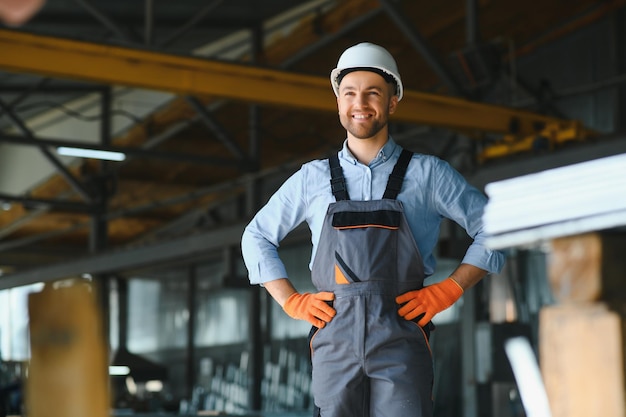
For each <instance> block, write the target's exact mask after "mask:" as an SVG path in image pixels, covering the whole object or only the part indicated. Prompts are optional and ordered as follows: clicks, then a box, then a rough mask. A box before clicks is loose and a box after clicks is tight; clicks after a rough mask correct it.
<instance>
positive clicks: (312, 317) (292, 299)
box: [283, 292, 337, 329]
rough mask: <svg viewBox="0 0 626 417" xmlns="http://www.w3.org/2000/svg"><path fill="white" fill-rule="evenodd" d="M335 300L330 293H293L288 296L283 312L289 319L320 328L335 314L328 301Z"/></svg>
mask: <svg viewBox="0 0 626 417" xmlns="http://www.w3.org/2000/svg"><path fill="white" fill-rule="evenodd" d="M334 299H335V294H333V293H332V292H318V293H313V294H311V293H308V292H307V293H304V294H300V293H298V292H295V293H293V294H291V296H289V298H288V299H287V301H285V304H284V305H283V310H285V313H287V314H288V315H289V316H290V317H292V318H294V319H299V320H306V321H308V322H309V323H311V324H312V325H313V326H315V327H318V328H320V329H321V328H322V327H324V326H326V323H328V322H330V321H331V320H332V319H333V317H335V314H337V312H336V311H335V309H334V308H332V307H331V306H330V305H329V304H328V301H332V300H334Z"/></svg>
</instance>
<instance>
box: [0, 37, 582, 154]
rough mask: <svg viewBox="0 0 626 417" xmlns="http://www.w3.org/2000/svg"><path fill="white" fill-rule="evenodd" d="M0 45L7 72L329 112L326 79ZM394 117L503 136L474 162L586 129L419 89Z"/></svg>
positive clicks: (106, 48) (115, 50)
mask: <svg viewBox="0 0 626 417" xmlns="http://www.w3.org/2000/svg"><path fill="white" fill-rule="evenodd" d="M0 50H2V54H0V69H3V70H6V71H11V72H18V73H30V74H38V75H41V76H48V77H55V78H65V79H72V80H79V81H87V82H97V83H103V84H111V85H124V86H129V87H136V88H145V89H151V90H160V91H168V92H171V93H175V94H184V95H200V96H214V97H221V98H225V99H231V100H238V101H246V102H253V103H257V104H265V105H274V106H284V107H290V108H302V109H308V110H316V111H325V112H326V111H331V112H335V111H336V105H335V100H334V98H333V96H332V92H331V90H330V88H329V85H328V83H329V81H328V79H327V78H326V77H319V76H311V75H305V74H298V73H293V72H286V71H281V70H276V69H269V68H261V67H258V66H252V65H246V64H240V63H229V62H220V61H211V60H207V59H201V58H196V57H189V56H179V55H171V54H164V53H159V52H154V51H150V50H140V49H133V48H127V47H121V46H113V45H103V44H96V43H89V42H84V41H77V40H70V39H61V38H54V37H48V36H40V35H34V34H29V33H22V32H19V31H12V30H2V29H0ZM277 91H280V94H277V93H276V92H277ZM393 117H394V120H398V121H401V122H407V123H414V124H419V125H428V126H438V127H445V128H449V129H452V130H459V131H461V132H464V133H467V134H469V135H470V136H475V134H476V133H493V134H498V135H502V136H501V138H502V139H501V140H499V141H498V142H496V143H494V144H491V145H489V146H487V147H485V148H484V150H483V151H482V152H481V154H480V155H478V159H479V160H480V161H486V160H489V159H495V158H500V157H503V156H507V155H511V154H514V153H519V152H523V151H530V150H533V149H535V148H536V147H537V146H538V145H539V144H540V145H541V146H542V148H546V147H548V148H552V147H554V146H557V145H559V144H562V143H564V142H568V141H576V140H584V139H586V138H587V137H589V136H590V135H592V134H593V133H592V132H591V131H590V130H588V129H586V128H584V127H583V126H582V125H581V124H580V123H579V122H577V121H570V120H562V119H558V118H555V117H550V116H545V115H540V114H536V113H533V112H529V111H524V110H519V109H512V108H507V107H503V106H498V105H493V104H486V103H479V102H475V101H471V100H466V99H462V98H456V97H449V96H444V95H438V94H429V93H424V92H418V91H406V92H405V95H404V98H403V101H402V105H401V106H399V107H398V110H397V111H396V113H395V114H394V116H393Z"/></svg>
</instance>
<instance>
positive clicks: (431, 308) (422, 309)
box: [396, 277, 463, 327]
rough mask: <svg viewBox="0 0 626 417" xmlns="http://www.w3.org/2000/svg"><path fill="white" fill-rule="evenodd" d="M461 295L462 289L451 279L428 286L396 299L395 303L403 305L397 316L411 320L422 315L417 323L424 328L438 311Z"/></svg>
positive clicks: (448, 305)
mask: <svg viewBox="0 0 626 417" xmlns="http://www.w3.org/2000/svg"><path fill="white" fill-rule="evenodd" d="M462 295H463V288H462V287H461V286H460V285H459V283H458V282H456V281H455V280H454V279H453V278H452V277H450V278H448V279H446V280H444V281H441V282H438V283H437V284H433V285H428V286H426V287H424V288H422V289H421V290H415V291H409V292H406V293H404V294H402V295H399V296H397V297H396V303H398V304H404V305H403V306H402V307H400V309H399V310H398V314H399V315H400V316H402V317H404V318H405V319H406V320H413V319H414V318H416V317H418V316H419V315H420V314H423V316H422V318H421V319H420V321H418V322H417V324H419V325H420V326H422V327H424V326H426V325H427V324H428V322H429V321H430V320H431V319H432V318H433V317H434V316H435V314H437V313H439V312H440V311H443V310H445V309H446V308H448V307H450V306H451V305H452V304H454V303H455V301H456V300H458V299H459V298H460V297H461V296H462Z"/></svg>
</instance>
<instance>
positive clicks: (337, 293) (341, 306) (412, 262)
mask: <svg viewBox="0 0 626 417" xmlns="http://www.w3.org/2000/svg"><path fill="white" fill-rule="evenodd" d="M331 85H332V88H333V90H334V92H335V95H336V96H337V108H338V111H339V119H340V121H341V124H342V126H343V127H344V128H345V129H346V135H347V137H346V139H345V141H344V144H343V148H342V149H341V150H340V151H339V152H338V153H337V154H336V155H333V156H331V157H330V158H329V159H325V160H318V161H312V162H309V163H307V164H304V165H303V166H302V167H301V169H300V170H299V171H298V172H296V173H295V174H294V175H293V176H291V177H290V178H289V179H288V180H287V181H286V182H285V183H284V184H283V185H282V186H281V187H280V189H279V190H278V191H277V192H276V193H275V194H274V195H273V196H272V197H271V198H270V200H269V201H268V203H267V205H265V207H263V208H262V209H261V210H260V211H259V212H258V213H257V214H256V216H255V217H254V219H253V220H252V221H251V222H250V224H249V225H248V226H247V227H246V230H245V232H244V235H243V237H242V251H243V256H244V260H245V262H246V266H247V268H248V271H249V277H250V282H251V283H252V284H263V286H264V287H265V288H266V290H267V291H268V292H269V293H270V295H271V296H272V297H273V298H274V299H275V300H276V302H278V303H279V304H280V305H281V306H282V308H283V310H284V311H285V312H286V313H287V314H288V315H289V316H291V317H293V318H295V319H300V320H307V321H308V322H310V323H311V324H312V325H313V329H312V332H311V340H310V346H311V355H312V358H311V359H312V364H313V396H314V400H315V405H316V407H317V408H316V410H315V412H316V414H317V415H319V416H322V417H362V416H369V417H398V416H403V417H431V416H432V408H433V407H432V384H433V369H432V357H431V351H430V346H429V344H428V337H429V334H430V331H431V330H432V329H433V327H434V326H433V325H432V323H431V321H430V320H431V319H432V318H433V317H434V316H435V315H436V314H437V313H439V312H440V311H443V310H445V309H446V308H448V307H450V306H451V305H452V304H454V303H455V302H456V301H457V300H458V299H459V298H460V297H461V295H462V294H463V292H464V290H465V289H467V288H469V287H471V286H473V285H474V284H476V283H477V282H478V281H480V280H481V279H482V278H483V277H484V276H485V275H486V273H488V272H499V271H500V270H501V269H502V267H503V264H504V256H503V254H502V253H500V252H497V251H491V250H489V249H487V248H486V247H485V246H484V244H483V240H484V237H483V231H482V223H481V217H482V212H483V208H484V206H485V203H486V198H485V197H484V195H483V194H481V193H480V192H479V191H478V190H476V189H475V188H473V187H471V186H470V185H469V184H468V183H467V182H466V181H465V180H464V179H463V177H462V176H461V175H460V174H459V173H458V172H456V171H455V170H454V169H453V168H451V167H450V166H449V165H448V164H447V163H446V162H444V161H442V160H440V159H438V158H436V157H433V156H428V155H420V154H414V153H412V152H409V151H407V150H404V149H402V148H401V147H400V146H399V145H397V144H396V143H395V142H394V141H393V139H392V138H391V137H390V136H389V127H388V122H389V116H390V115H392V114H393V113H394V112H395V110H396V108H397V106H398V105H399V102H400V100H401V99H402V95H403V85H402V80H401V78H400V74H399V72H398V68H397V65H396V62H395V60H394V59H393V57H392V56H391V54H389V52H388V51H387V50H386V49H384V48H382V47H381V46H378V45H374V44H371V43H360V44H358V45H355V46H353V47H351V48H348V49H347V50H346V51H344V53H343V54H342V55H341V57H340V58H339V62H338V64H337V68H335V69H334V70H333V71H332V72H331ZM444 217H446V218H449V219H452V220H454V221H455V222H457V223H458V224H459V225H461V226H462V227H463V228H464V229H465V230H466V231H467V233H468V234H469V235H470V236H471V237H472V238H473V239H474V241H473V243H472V244H471V245H470V247H469V248H468V250H467V252H466V254H465V256H464V258H463V260H462V261H461V264H460V265H459V266H458V268H457V269H456V270H455V271H454V272H453V273H452V274H451V276H450V277H448V278H447V279H445V280H443V281H441V282H439V283H436V284H432V285H428V286H424V279H425V278H426V277H428V276H429V275H431V274H432V273H433V272H434V269H435V257H434V254H433V251H434V249H435V246H436V244H437V239H438V236H439V227H440V224H441V221H442V219H443V218H444ZM303 221H306V222H307V223H308V225H309V228H310V230H311V235H312V237H311V240H312V243H313V248H312V255H311V264H310V268H311V279H312V282H313V284H314V285H315V287H316V288H317V292H315V293H299V292H298V291H297V290H296V289H295V288H294V286H293V285H292V284H291V282H290V281H289V278H288V277H287V273H286V271H285V267H284V265H283V263H282V261H281V260H280V258H279V257H278V254H277V247H278V245H279V243H280V241H281V240H282V239H283V238H284V237H285V236H286V235H287V234H288V233H289V232H290V231H291V230H293V229H294V228H295V227H297V226H298V225H299V224H300V223H302V222H303Z"/></svg>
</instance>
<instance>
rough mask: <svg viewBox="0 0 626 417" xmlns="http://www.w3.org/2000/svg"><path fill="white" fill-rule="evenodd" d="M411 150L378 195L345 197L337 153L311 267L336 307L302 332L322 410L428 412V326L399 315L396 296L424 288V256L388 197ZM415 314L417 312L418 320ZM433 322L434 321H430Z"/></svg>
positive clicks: (336, 416)
mask: <svg viewBox="0 0 626 417" xmlns="http://www.w3.org/2000/svg"><path fill="white" fill-rule="evenodd" d="M411 156H412V153H411V152H409V151H406V150H403V151H402V154H401V156H400V158H399V160H398V162H397V163H396V166H395V167H394V169H393V172H392V174H391V175H390V177H389V180H388V183H387V189H386V191H385V194H384V196H383V198H382V199H381V200H372V201H352V200H350V199H349V197H348V193H347V189H346V186H345V178H344V177H343V171H342V169H341V166H340V165H339V160H338V157H337V156H336V155H334V156H332V157H331V158H330V159H329V163H330V167H331V177H332V179H331V187H332V190H333V195H334V196H335V199H336V202H334V203H331V204H330V205H329V206H328V211H327V213H326V217H325V219H324V224H323V227H322V232H321V236H320V242H319V244H318V249H317V253H316V255H315V259H314V261H313V266H312V275H311V276H312V281H313V284H314V285H315V287H316V288H317V290H319V291H330V292H333V293H334V294H335V300H334V301H333V307H334V308H335V310H336V311H337V315H336V316H335V317H334V318H333V320H332V321H331V322H330V323H327V324H326V326H325V327H324V328H323V329H317V328H313V330H312V332H311V338H310V347H311V360H312V369H313V395H314V399H315V404H316V407H317V408H316V412H317V409H319V412H320V415H321V416H322V417H367V416H369V417H431V416H432V383H433V367H432V354H431V352H430V346H429V344H428V337H427V334H426V332H427V331H428V330H427V329H422V328H421V327H419V326H418V325H417V323H416V322H413V321H407V320H405V319H403V318H402V317H400V316H399V315H398V308H399V306H398V304H397V303H396V301H395V298H396V296H398V295H399V294H402V293H404V292H407V291H410V290H416V289H420V288H422V287H423V281H424V268H423V264H422V258H421V255H420V253H419V250H418V248H417V244H416V243H415V239H414V238H413V235H412V234H411V231H410V229H409V225H408V223H407V220H406V217H405V215H404V212H403V208H402V203H401V202H400V201H398V200H396V197H397V195H398V193H399V192H400V189H401V187H402V182H403V179H404V174H405V172H406V168H407V166H408V164H409V162H410V160H411ZM416 321H417V319H416ZM429 325H432V324H429Z"/></svg>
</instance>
